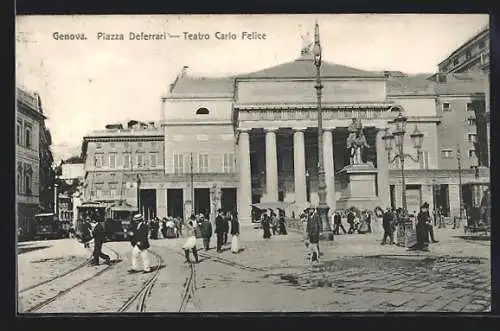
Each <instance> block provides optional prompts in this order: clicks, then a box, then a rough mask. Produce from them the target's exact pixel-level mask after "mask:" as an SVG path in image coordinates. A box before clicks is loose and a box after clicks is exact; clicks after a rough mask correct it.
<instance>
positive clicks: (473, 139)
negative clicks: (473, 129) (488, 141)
mask: <svg viewBox="0 0 500 331" xmlns="http://www.w3.org/2000/svg"><path fill="white" fill-rule="evenodd" d="M467 140H468V141H469V142H471V143H475V142H477V134H475V133H469V134H468V135H467Z"/></svg>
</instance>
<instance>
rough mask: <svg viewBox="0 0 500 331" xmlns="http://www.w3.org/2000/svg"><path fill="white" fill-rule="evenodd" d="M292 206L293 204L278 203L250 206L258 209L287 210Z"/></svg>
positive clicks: (262, 203)
mask: <svg viewBox="0 0 500 331" xmlns="http://www.w3.org/2000/svg"><path fill="white" fill-rule="evenodd" d="M292 204H293V202H282V201H276V202H259V203H254V204H252V205H250V206H252V207H255V208H258V209H285V208H288V207H290V206H291V205H292Z"/></svg>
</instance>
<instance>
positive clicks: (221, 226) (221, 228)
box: [215, 209, 228, 253]
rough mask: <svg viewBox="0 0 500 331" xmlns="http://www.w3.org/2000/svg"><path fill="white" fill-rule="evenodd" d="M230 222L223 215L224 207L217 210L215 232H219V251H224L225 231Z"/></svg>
mask: <svg viewBox="0 0 500 331" xmlns="http://www.w3.org/2000/svg"><path fill="white" fill-rule="evenodd" d="M227 226H228V224H227V221H226V220H225V219H224V217H223V215H222V209H218V210H217V217H216V218H215V233H216V234H217V253H221V252H222V245H223V244H224V232H225V231H226V228H227Z"/></svg>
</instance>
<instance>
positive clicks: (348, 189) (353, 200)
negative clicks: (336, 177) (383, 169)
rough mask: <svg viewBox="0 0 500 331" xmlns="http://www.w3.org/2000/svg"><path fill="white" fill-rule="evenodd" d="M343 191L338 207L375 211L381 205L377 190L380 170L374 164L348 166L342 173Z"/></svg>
mask: <svg viewBox="0 0 500 331" xmlns="http://www.w3.org/2000/svg"><path fill="white" fill-rule="evenodd" d="M339 174H340V177H341V181H342V182H343V185H342V186H343V190H342V191H341V196H340V199H339V201H338V202H337V207H338V208H342V209H347V208H349V207H353V206H354V207H357V208H359V209H371V210H373V209H374V208H375V207H376V206H377V205H378V204H379V198H378V197H377V190H376V178H377V174H378V170H377V169H376V168H375V167H374V166H373V164H372V163H366V164H355V165H348V166H346V167H344V168H343V169H342V170H341V171H340V173H339Z"/></svg>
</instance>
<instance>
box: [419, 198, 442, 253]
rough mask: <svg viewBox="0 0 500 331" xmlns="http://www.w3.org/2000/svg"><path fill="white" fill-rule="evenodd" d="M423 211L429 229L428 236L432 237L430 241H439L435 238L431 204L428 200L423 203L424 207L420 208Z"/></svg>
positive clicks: (426, 226)
mask: <svg viewBox="0 0 500 331" xmlns="http://www.w3.org/2000/svg"><path fill="white" fill-rule="evenodd" d="M420 212H421V213H424V214H425V216H424V217H425V219H426V221H425V229H426V230H427V233H428V238H430V242H431V243H433V244H435V243H438V242H439V241H438V240H436V238H434V227H433V226H432V219H431V214H430V212H429V204H428V203H427V202H424V204H423V205H422V208H421V209H420ZM417 224H418V217H417Z"/></svg>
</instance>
